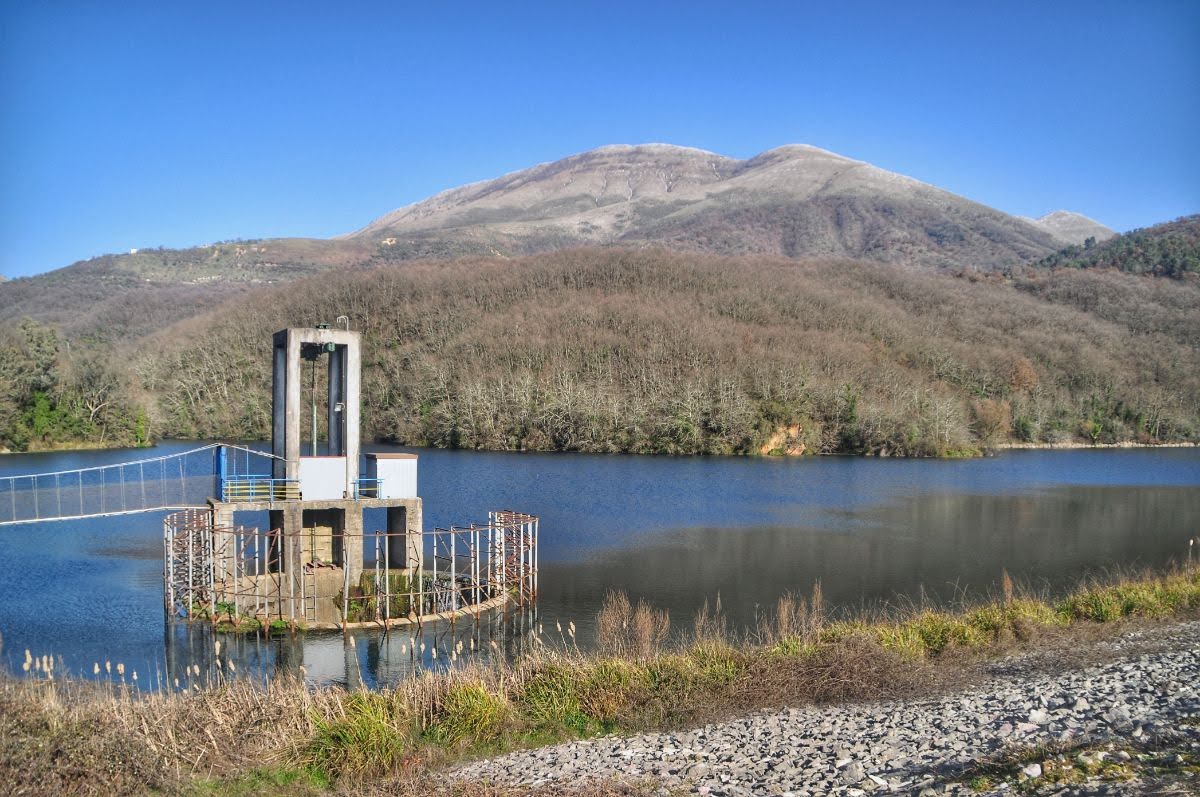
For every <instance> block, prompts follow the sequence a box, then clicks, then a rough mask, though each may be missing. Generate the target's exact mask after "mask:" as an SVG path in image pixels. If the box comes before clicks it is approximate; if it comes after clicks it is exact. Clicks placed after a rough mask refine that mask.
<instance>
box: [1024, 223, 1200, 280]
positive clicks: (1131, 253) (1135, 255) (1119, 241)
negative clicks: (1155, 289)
mask: <svg viewBox="0 0 1200 797" xmlns="http://www.w3.org/2000/svg"><path fill="white" fill-rule="evenodd" d="M1096 240H1099V239H1096ZM1037 265H1038V266H1040V267H1043V268H1114V269H1118V270H1120V271H1128V272H1130V273H1133V274H1152V275H1154V276H1156V277H1175V278H1183V277H1185V276H1191V277H1195V276H1197V275H1200V214H1198V215H1195V216H1184V217H1183V218H1179V219H1176V220H1175V221H1169V222H1166V223H1165V224H1156V225H1154V226H1153V227H1146V228H1143V229H1138V230H1131V231H1129V232H1127V233H1125V234H1123V235H1117V236H1115V237H1112V238H1109V239H1107V240H1105V241H1103V242H1101V243H1096V242H1095V241H1093V242H1091V243H1088V242H1086V241H1085V242H1083V245H1082V246H1080V245H1075V246H1068V247H1066V248H1065V249H1062V250H1060V251H1058V252H1055V253H1054V254H1052V255H1050V256H1048V257H1045V258H1043V259H1042V260H1041V261H1039V262H1038V263H1037Z"/></svg>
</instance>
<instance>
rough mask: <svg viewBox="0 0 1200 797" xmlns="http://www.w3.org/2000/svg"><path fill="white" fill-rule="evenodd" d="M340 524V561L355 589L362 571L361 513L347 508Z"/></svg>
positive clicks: (357, 508)
mask: <svg viewBox="0 0 1200 797" xmlns="http://www.w3.org/2000/svg"><path fill="white" fill-rule="evenodd" d="M344 517H345V520H344V521H343V522H342V534H343V536H342V540H343V544H342V561H341V565H342V567H344V568H345V569H346V578H347V580H348V581H349V582H350V586H351V587H357V586H358V582H359V580H360V579H361V577H362V571H363V513H362V509H361V508H359V507H352V508H350V507H348V508H347V509H346V511H345V513H344Z"/></svg>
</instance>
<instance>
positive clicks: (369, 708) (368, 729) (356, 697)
mask: <svg viewBox="0 0 1200 797" xmlns="http://www.w3.org/2000/svg"><path fill="white" fill-rule="evenodd" d="M340 708H341V713H340V715H339V716H335V717H332V718H326V717H322V716H314V717H313V726H314V731H313V735H312V737H311V738H310V739H309V740H308V741H307V743H306V744H305V745H303V748H302V750H301V752H300V755H299V762H300V763H301V764H302V765H304V766H305V767H307V769H308V770H309V771H310V772H312V773H313V774H314V776H315V777H321V778H326V779H329V778H333V777H340V776H343V775H347V774H361V773H365V772H369V771H374V772H390V771H393V770H395V769H396V768H398V767H399V765H400V763H401V761H403V759H404V755H405V753H407V752H409V750H410V749H411V748H412V738H413V731H414V722H413V717H412V715H411V713H410V710H409V708H408V707H407V706H405V705H404V704H403V703H401V702H400V701H397V700H394V699H392V696H390V695H388V694H386V693H373V692H353V693H351V694H349V695H347V697H346V699H345V701H343V702H342V703H341V706H340Z"/></svg>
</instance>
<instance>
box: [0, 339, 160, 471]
mask: <svg viewBox="0 0 1200 797" xmlns="http://www.w3.org/2000/svg"><path fill="white" fill-rule="evenodd" d="M114 355H115V352H114V351H113V349H111V348H110V347H108V346H94V345H84V344H80V343H78V342H77V344H76V346H75V347H74V348H72V347H71V345H70V343H69V342H68V341H65V340H63V339H62V338H61V337H60V336H59V334H58V332H57V331H55V329H54V328H53V327H50V326H46V325H43V324H38V323H36V322H33V321H30V320H28V319H26V320H25V321H23V322H21V323H20V324H15V325H4V326H3V327H0V450H3V449H6V448H11V449H17V450H28V449H34V450H36V449H44V448H54V447H56V446H59V445H70V446H77V445H79V444H81V443H94V444H99V445H106V444H123V445H145V444H146V443H148V442H149V434H150V431H149V428H148V422H147V413H146V412H145V410H144V409H142V407H141V406H139V405H138V404H137V402H135V401H134V399H133V395H134V391H133V390H132V386H131V384H130V376H129V373H128V371H127V370H126V369H125V368H124V366H123V365H122V364H121V362H120V361H119V359H118V358H117V357H115V356H114Z"/></svg>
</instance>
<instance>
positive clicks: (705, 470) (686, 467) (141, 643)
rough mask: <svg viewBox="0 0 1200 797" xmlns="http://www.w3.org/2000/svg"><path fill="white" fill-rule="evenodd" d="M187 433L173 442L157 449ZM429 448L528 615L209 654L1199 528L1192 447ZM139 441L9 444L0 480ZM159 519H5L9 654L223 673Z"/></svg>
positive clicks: (679, 611) (471, 639)
mask: <svg viewBox="0 0 1200 797" xmlns="http://www.w3.org/2000/svg"><path fill="white" fill-rule="evenodd" d="M194 446H195V444H194V443H186V444H164V445H163V446H160V447H159V451H158V452H157V453H159V454H165V453H170V452H171V451H172V450H176V449H178V450H183V449H185V448H192V447H194ZM374 450H382V447H374ZM420 455H421V471H420V492H421V495H422V496H423V498H424V499H425V525H426V527H427V528H431V527H434V526H442V527H445V526H448V525H450V524H452V523H456V522H463V521H470V520H478V519H479V518H481V517H486V515H487V512H488V510H492V509H496V508H503V507H518V508H520V509H522V510H525V511H529V512H531V513H534V514H537V515H539V516H540V517H541V519H542V524H541V540H540V551H539V558H540V579H539V581H540V587H541V596H540V600H539V602H538V606H537V617H534V616H532V615H525V614H520V615H516V616H514V617H512V618H511V621H510V622H508V623H507V624H503V623H501V621H500V619H499V618H497V617H490V618H485V620H484V621H483V622H482V623H481V625H479V626H475V624H474V623H473V622H470V621H466V622H460V623H459V624H458V625H457V626H455V627H449V626H446V627H432V626H430V627H427V628H426V629H425V630H424V631H423V633H422V635H421V636H420V637H418V638H414V637H412V636H411V635H409V634H406V633H404V632H401V631H397V630H393V631H392V632H391V633H390V634H388V635H384V634H382V633H380V632H370V633H368V632H357V633H356V634H355V635H354V637H353V643H351V642H350V641H349V640H345V641H343V638H342V637H341V635H339V634H336V633H335V634H315V633H314V634H310V635H308V636H306V637H299V638H293V637H290V636H287V635H284V636H282V637H271V638H262V637H257V636H254V635H250V636H243V637H235V636H222V637H221V638H220V639H221V641H222V657H223V658H225V657H229V658H230V659H231V660H232V661H233V662H234V667H235V672H236V673H237V676H238V677H264V676H266V677H269V675H270V673H273V672H277V671H281V670H282V671H287V672H293V673H299V672H301V671H300V667H303V668H304V670H303V673H304V674H305V675H306V677H308V678H309V680H311V681H321V682H324V681H336V682H343V683H356V682H357V679H359V678H361V679H362V682H363V683H364V684H366V685H368V686H371V685H376V684H381V683H389V682H394V681H396V680H397V679H401V678H404V677H408V676H409V675H410V674H411V673H413V672H415V671H417V670H419V669H422V668H429V667H440V666H444V665H445V663H446V662H447V660H448V659H449V658H450V656H451V655H453V656H455V657H458V656H460V655H470V654H471V653H472V648H474V650H475V651H482V655H484V656H491V655H503V654H506V653H511V652H513V651H514V650H515V649H517V648H519V647H520V645H522V644H525V643H526V642H527V640H528V636H529V633H530V630H531V629H532V628H533V627H536V625H537V624H539V623H540V624H542V625H544V626H545V629H546V630H547V631H548V632H550V633H549V634H548V636H550V637H554V636H556V635H557V633H556V632H555V631H554V629H555V627H556V623H558V622H561V623H562V625H563V626H566V624H567V622H568V621H574V622H575V623H576V625H577V627H578V630H579V636H578V639H579V643H580V644H581V645H582V646H587V645H588V644H590V641H591V634H592V628H593V621H594V617H595V612H596V610H597V609H598V608H599V605H600V602H601V601H602V600H603V597H604V594H605V592H606V591H607V590H609V589H621V590H624V591H626V592H627V593H629V595H630V597H632V598H634V599H637V598H639V597H640V598H644V599H645V600H647V601H649V602H650V603H652V604H655V605H657V606H661V607H665V608H668V609H669V610H670V611H671V616H672V619H673V621H674V623H675V625H676V626H677V627H681V626H682V627H686V626H687V625H689V624H690V619H691V615H692V614H693V613H694V612H695V611H696V610H697V608H698V607H699V606H700V605H701V604H702V603H703V602H704V601H705V600H706V599H708V600H710V601H711V600H713V599H715V598H716V596H717V595H718V594H719V595H720V597H721V601H722V605H723V608H724V609H725V611H726V613H727V615H728V616H729V619H730V620H731V622H732V623H733V624H734V625H736V626H745V625H749V624H752V623H753V622H754V621H755V614H756V610H757V609H759V608H763V609H767V608H769V607H771V606H773V605H774V603H775V601H776V600H777V598H778V597H779V596H780V594H782V593H784V592H787V591H795V592H799V593H806V592H807V591H808V590H809V589H810V588H811V586H812V584H813V582H814V581H816V580H820V581H821V584H822V587H823V590H824V594H825V597H826V600H827V601H828V602H829V603H830V604H832V605H834V606H841V607H857V606H860V605H863V604H872V603H874V602H876V601H879V600H895V599H898V598H899V599H904V598H908V599H916V598H917V596H919V595H920V594H921V593H922V591H924V592H925V593H926V594H927V595H929V596H931V598H934V599H939V600H952V599H954V598H956V597H957V596H958V595H960V594H966V595H967V596H978V595H981V594H985V593H986V592H987V591H988V590H989V589H991V588H992V586H993V585H994V583H995V582H996V580H997V579H998V578H999V575H1000V572H1001V569H1002V568H1007V569H1008V571H1009V572H1010V573H1011V574H1012V575H1013V577H1014V578H1016V579H1017V580H1018V581H1023V582H1026V583H1029V584H1032V585H1034V586H1035V587H1038V588H1045V589H1050V590H1053V589H1058V588H1061V587H1063V586H1065V585H1068V584H1071V583H1074V582H1076V581H1077V580H1078V579H1079V578H1081V577H1084V576H1086V575H1087V574H1089V573H1094V572H1096V571H1100V570H1104V569H1110V568H1114V567H1125V568H1128V567H1136V566H1139V565H1148V566H1159V565H1162V564H1165V563H1167V562H1168V561H1170V560H1171V559H1172V558H1179V557H1182V556H1184V555H1185V554H1186V541H1187V539H1188V537H1191V536H1196V535H1197V534H1200V450H1198V449H1165V450H1130V451H1059V452H1055V451H1037V452H1011V453H1007V454H1004V455H1002V456H997V457H992V458H987V459H978V460H967V461H954V462H950V461H929V460H924V461H918V460H891V461H888V460H876V459H858V458H850V457H845V458H842V457H831V458H810V459H803V460H774V459H760V458H706V457H630V456H589V455H574V454H557V455H555V454H512V453H509V454H504V453H485V452H461V451H460V452H453V451H421V452H420ZM144 456H145V452H144V451H137V452H129V451H91V452H75V453H63V452H56V453H54V454H44V455H28V456H26V455H19V456H5V457H0V475H3V474H16V473H29V472H35V471H49V470H57V469H64V468H72V467H85V466H91V465H96V464H100V463H104V462H119V461H122V460H125V459H136V458H141V457H144ZM367 522H368V524H370V523H372V522H373V521H372V520H371V519H370V518H368V521H367ZM161 524H162V516H161V515H160V514H153V513H151V514H148V515H144V516H129V517H117V518H98V519H92V520H86V521H75V522H60V523H45V524H39V525H27V526H13V527H0V633H2V634H3V642H4V647H3V651H2V654H0V655H2V660H3V662H4V663H5V664H6V665H7V666H8V667H9V669H10V670H13V671H17V672H19V671H20V668H21V663H22V661H23V659H24V651H25V649H26V648H28V649H30V650H31V652H32V653H33V654H34V655H35V656H37V655H42V654H53V655H56V656H61V657H62V661H63V665H64V666H65V668H66V669H68V670H69V671H71V672H72V673H76V674H84V675H88V676H90V675H91V672H92V668H93V664H94V663H96V662H99V663H101V665H102V666H103V662H105V661H111V662H112V663H113V664H114V666H115V664H116V663H117V662H118V661H120V662H123V663H125V665H126V667H127V669H128V670H130V671H132V670H133V669H137V670H138V671H139V675H140V676H141V680H140V684H141V685H145V684H146V681H147V680H149V681H150V682H151V683H150V684H148V685H155V684H159V683H162V684H165V685H168V686H173V683H174V679H175V678H176V677H177V674H178V673H180V672H185V673H186V671H187V670H188V669H189V667H191V668H192V669H191V672H193V673H195V671H196V670H195V668H197V667H198V668H199V670H200V674H199V675H193V676H190V677H192V678H199V679H201V680H203V679H206V678H213V677H216V675H218V674H220V675H225V674H227V673H228V666H227V663H226V662H225V661H222V664H221V666H220V667H218V666H217V663H216V659H215V655H216V650H215V644H214V643H215V640H213V639H212V637H211V635H210V631H209V630H208V629H207V628H204V627H198V628H192V629H189V628H187V627H186V626H172V627H170V628H168V629H167V632H166V636H165V638H164V631H163V609H162V561H161V551H162V542H161V534H162V526H161ZM372 530H373V529H372V528H368V529H367V531H372ZM422 644H424V649H422V647H421V646H422ZM460 645H461V648H460ZM460 650H461V651H462V653H460V652H459V651H460ZM477 655H478V654H477ZM435 656H436V658H435ZM149 673H153V674H154V677H153V678H149V676H148V674H149ZM188 678H189V676H187V675H186V674H185V676H184V677H183V678H181V679H180V681H181V686H182V685H186V683H187V682H188Z"/></svg>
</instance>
